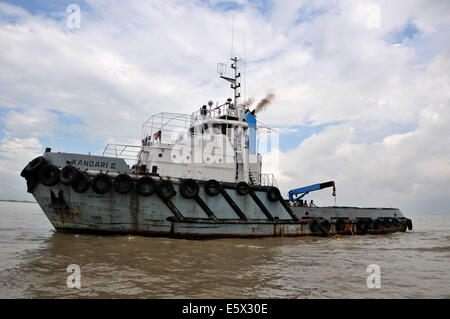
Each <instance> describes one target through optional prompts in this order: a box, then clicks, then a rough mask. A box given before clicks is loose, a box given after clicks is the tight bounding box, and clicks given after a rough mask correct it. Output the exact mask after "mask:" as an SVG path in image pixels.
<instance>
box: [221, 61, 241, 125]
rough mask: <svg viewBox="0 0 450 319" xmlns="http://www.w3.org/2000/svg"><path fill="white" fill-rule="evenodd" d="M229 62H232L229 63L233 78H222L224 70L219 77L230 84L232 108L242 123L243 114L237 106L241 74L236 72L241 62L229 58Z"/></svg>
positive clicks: (239, 95)
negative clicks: (232, 93) (232, 92)
mask: <svg viewBox="0 0 450 319" xmlns="http://www.w3.org/2000/svg"><path fill="white" fill-rule="evenodd" d="M231 61H233V63H231V68H232V69H234V78H229V77H226V76H223V75H222V74H223V73H224V69H223V71H222V72H220V77H221V78H222V79H224V80H227V81H228V82H230V83H231V88H232V89H233V91H234V107H235V108H236V110H237V113H238V114H237V115H238V118H239V121H242V120H243V118H244V114H243V112H242V106H240V105H239V104H238V99H239V98H240V97H241V92H240V87H241V82H240V78H241V72H239V70H238V62H239V61H241V59H238V58H237V57H234V58H231Z"/></svg>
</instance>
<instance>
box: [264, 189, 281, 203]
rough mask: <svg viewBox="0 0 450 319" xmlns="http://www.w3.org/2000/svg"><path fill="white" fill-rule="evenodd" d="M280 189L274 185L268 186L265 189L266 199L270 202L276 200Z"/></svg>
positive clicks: (278, 197) (279, 195)
mask: <svg viewBox="0 0 450 319" xmlns="http://www.w3.org/2000/svg"><path fill="white" fill-rule="evenodd" d="M280 197H281V194H280V190H279V189H278V188H276V187H269V188H268V189H267V199H268V200H269V201H271V202H276V201H278V200H279V199H280Z"/></svg>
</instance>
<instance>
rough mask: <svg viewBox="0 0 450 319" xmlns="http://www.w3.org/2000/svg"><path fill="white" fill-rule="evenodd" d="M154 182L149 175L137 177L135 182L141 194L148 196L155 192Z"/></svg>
mask: <svg viewBox="0 0 450 319" xmlns="http://www.w3.org/2000/svg"><path fill="white" fill-rule="evenodd" d="M155 189H156V183H155V180H154V179H153V178H151V177H148V176H144V177H141V178H139V179H138V181H137V182H136V190H137V191H138V193H139V194H141V195H142V196H150V195H151V194H153V193H154V192H155Z"/></svg>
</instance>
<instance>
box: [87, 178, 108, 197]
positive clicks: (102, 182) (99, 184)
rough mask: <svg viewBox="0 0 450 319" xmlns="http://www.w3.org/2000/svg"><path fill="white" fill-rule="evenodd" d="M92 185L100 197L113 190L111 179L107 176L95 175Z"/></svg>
mask: <svg viewBox="0 0 450 319" xmlns="http://www.w3.org/2000/svg"><path fill="white" fill-rule="evenodd" d="M91 184H92V185H91V186H92V189H93V190H94V192H96V193H97V194H99V195H103V194H106V193H107V192H109V190H110V189H111V188H112V182H111V179H110V178H109V177H108V176H107V175H106V174H98V175H95V176H94V178H93V179H92V183H91Z"/></svg>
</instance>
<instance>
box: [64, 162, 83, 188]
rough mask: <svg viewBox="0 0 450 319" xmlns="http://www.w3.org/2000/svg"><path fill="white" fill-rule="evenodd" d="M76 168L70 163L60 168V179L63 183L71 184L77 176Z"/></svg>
mask: <svg viewBox="0 0 450 319" xmlns="http://www.w3.org/2000/svg"><path fill="white" fill-rule="evenodd" d="M78 174H79V172H78V168H76V167H75V166H72V165H67V166H66V167H64V168H63V169H62V170H61V173H60V176H59V178H60V180H61V183H63V184H64V185H72V183H73V182H75V181H76V180H77V178H78Z"/></svg>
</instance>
